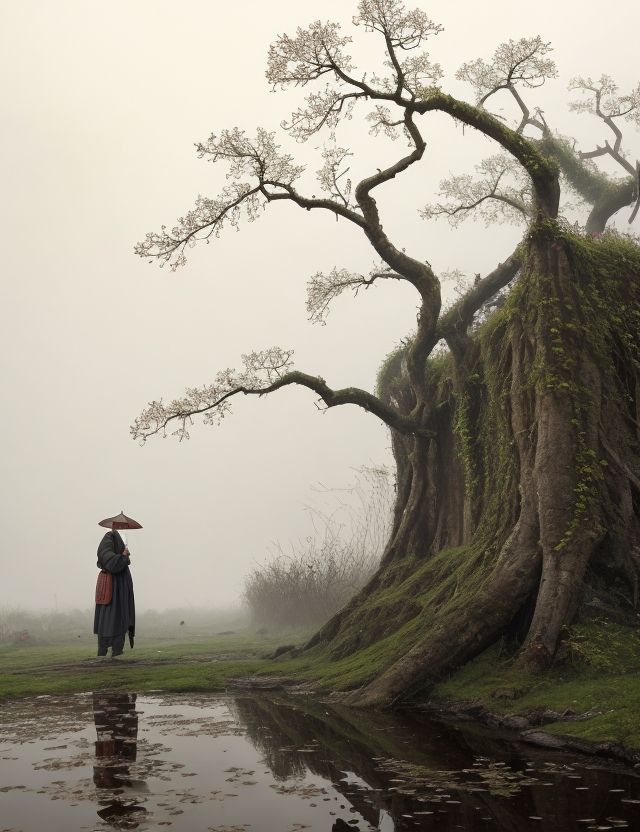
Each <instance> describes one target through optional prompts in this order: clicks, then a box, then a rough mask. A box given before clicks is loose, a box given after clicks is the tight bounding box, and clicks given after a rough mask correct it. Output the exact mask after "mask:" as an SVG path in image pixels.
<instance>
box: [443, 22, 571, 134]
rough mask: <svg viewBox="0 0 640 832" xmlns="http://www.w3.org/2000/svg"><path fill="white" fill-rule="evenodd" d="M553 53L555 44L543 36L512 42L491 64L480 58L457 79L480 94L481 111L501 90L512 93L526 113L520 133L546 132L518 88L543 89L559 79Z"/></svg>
mask: <svg viewBox="0 0 640 832" xmlns="http://www.w3.org/2000/svg"><path fill="white" fill-rule="evenodd" d="M551 51H552V48H551V44H549V43H544V41H543V40H542V39H541V38H540V37H539V36H536V37H535V38H521V39H520V40H518V41H513V40H510V41H509V42H508V43H502V44H500V46H499V47H498V48H497V49H496V51H495V53H494V56H493V59H492V60H491V62H490V63H485V62H484V61H483V59H482V58H477V59H476V60H475V61H469V62H468V63H466V64H463V65H462V66H461V67H460V69H459V70H458V72H457V73H456V78H458V80H460V81H468V82H469V83H470V84H471V85H472V87H473V88H474V90H475V91H476V99H477V101H476V103H477V106H478V107H484V105H485V103H486V102H487V100H488V99H489V98H490V97H491V96H492V95H495V93H497V92H499V91H500V90H507V91H508V92H510V93H511V95H512V96H513V98H514V99H515V101H516V103H517V104H518V106H519V107H520V110H521V112H522V118H521V121H520V124H519V125H518V127H517V128H516V132H518V133H522V131H523V130H524V128H525V127H526V126H527V125H528V124H531V125H533V126H534V127H537V128H538V129H543V127H544V124H543V122H542V121H541V120H540V119H535V118H533V119H532V118H531V114H530V111H529V109H528V107H527V106H526V104H525V103H524V101H523V100H522V97H521V96H520V94H519V93H518V91H517V89H516V87H517V86H518V85H520V86H523V87H526V88H529V89H532V88H535V87H541V86H542V85H543V84H544V83H545V81H546V80H547V79H548V78H555V77H557V75H558V72H557V70H556V65H555V63H554V62H553V61H552V60H551V59H550V58H546V57H545V56H546V55H547V54H548V53H549V52H551Z"/></svg>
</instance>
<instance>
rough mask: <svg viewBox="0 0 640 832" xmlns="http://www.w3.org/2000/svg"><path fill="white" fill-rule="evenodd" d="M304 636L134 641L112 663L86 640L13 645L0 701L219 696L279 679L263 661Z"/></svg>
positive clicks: (2, 667)
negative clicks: (256, 680) (107, 693)
mask: <svg viewBox="0 0 640 832" xmlns="http://www.w3.org/2000/svg"><path fill="white" fill-rule="evenodd" d="M306 636H307V634H304V636H302V635H300V634H298V636H297V637H292V636H291V635H290V634H289V635H287V636H286V637H283V636H282V635H280V636H269V637H268V638H261V637H259V636H256V635H254V634H252V633H248V632H247V633H242V632H240V633H236V634H234V635H229V636H210V637H208V638H206V637H201V638H199V639H198V640H197V641H189V640H188V639H180V638H176V637H161V636H160V637H157V636H156V637H152V638H144V637H142V638H136V646H135V649H134V650H133V651H130V650H129V648H128V646H127V647H126V648H125V653H124V655H123V656H121V657H119V658H117V659H114V660H112V659H98V658H96V657H95V652H96V647H95V645H94V644H93V643H91V644H89V643H88V639H84V640H83V641H84V643H80V644H71V645H69V644H46V645H38V644H34V643H29V642H27V643H24V644H23V643H18V644H11V645H5V646H2V647H0V699H3V698H6V697H17V696H32V695H39V694H45V693H47V694H48V693H79V692H82V691H86V690H105V689H110V690H129V691H138V692H142V691H145V690H153V689H161V690H168V691H205V690H206V691H217V690H222V689H223V688H224V686H225V683H226V681H227V679H230V678H237V677H240V676H251V675H255V674H260V673H274V674H277V673H282V671H283V666H282V665H281V664H277V663H274V662H273V661H271V660H269V659H265V658H263V657H264V655H265V654H268V653H270V652H273V650H275V648H276V647H278V646H279V645H281V644H284V643H289V644H293V643H301V642H302V641H304V638H305V637H306Z"/></svg>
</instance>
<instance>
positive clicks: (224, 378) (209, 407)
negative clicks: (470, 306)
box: [131, 347, 426, 443]
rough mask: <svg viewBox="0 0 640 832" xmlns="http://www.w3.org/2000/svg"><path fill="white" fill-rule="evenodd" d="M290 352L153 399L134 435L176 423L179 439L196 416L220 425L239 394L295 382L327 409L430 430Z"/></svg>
mask: <svg viewBox="0 0 640 832" xmlns="http://www.w3.org/2000/svg"><path fill="white" fill-rule="evenodd" d="M292 355H293V351H292V350H282V349H280V348H279V347H272V348H271V349H268V350H263V351H262V352H253V353H251V354H250V355H243V356H242V361H243V364H244V370H243V371H242V372H240V373H237V372H236V371H235V370H233V369H228V370H223V371H222V372H220V373H218V375H217V376H216V380H215V382H214V383H213V384H210V385H207V386H205V387H198V388H190V389H187V391H186V394H185V396H184V397H183V398H182V399H174V401H172V402H170V403H169V404H168V405H165V404H163V402H162V400H160V401H154V402H151V403H150V404H149V405H148V407H147V408H146V409H145V410H144V411H143V412H142V413H141V414H140V416H139V417H138V418H137V419H136V420H135V422H134V424H133V426H132V428H131V434H132V436H133V438H134V439H137V440H139V441H141V442H143V443H144V442H145V441H146V440H147V439H148V438H149V437H150V436H153V435H155V434H161V435H162V436H164V437H166V435H167V433H166V429H167V426H168V425H169V424H170V423H171V422H174V421H175V422H177V424H178V428H177V429H176V430H175V431H173V434H172V435H173V436H177V437H178V439H179V440H180V441H182V440H183V439H188V438H189V431H188V427H187V426H188V425H190V424H192V422H193V417H194V416H197V415H200V414H203V415H204V422H205V424H209V425H212V424H214V423H217V424H220V421H221V419H223V418H224V417H225V415H226V414H227V413H229V411H230V408H231V402H230V399H231V398H233V396H237V395H238V394H239V393H243V394H245V395H258V396H265V395H267V394H268V393H273V392H275V391H276V390H280V389H281V388H283V387H287V386H289V385H291V384H296V385H299V386H302V387H307V388H308V389H309V390H313V391H314V392H315V393H317V394H318V396H319V397H320V399H321V400H322V401H323V402H324V404H325V406H326V408H331V407H337V406H339V405H343V404H354V405H357V406H358V407H361V408H362V409H363V410H365V411H367V412H370V413H373V414H374V415H375V416H377V417H378V418H380V419H381V420H382V421H383V422H385V424H387V425H389V427H392V428H394V429H395V430H397V431H399V432H400V433H403V434H424V433H426V432H425V431H424V430H422V429H421V428H420V426H419V424H418V423H416V422H415V421H414V420H413V419H411V418H410V417H408V416H403V415H401V414H400V413H399V411H397V410H396V409H394V408H393V407H391V406H389V405H387V404H385V403H384V402H382V401H381V400H380V399H378V398H377V396H374V395H373V394H372V393H368V392H367V391H366V390H360V389H359V388H357V387H347V388H344V389H342V390H332V389H331V388H330V387H328V386H327V384H326V382H325V381H324V380H323V379H321V378H318V377H315V376H309V375H307V374H306V373H300V372H298V371H295V370H292V369H291V368H292V366H293V362H292V361H291V356H292Z"/></svg>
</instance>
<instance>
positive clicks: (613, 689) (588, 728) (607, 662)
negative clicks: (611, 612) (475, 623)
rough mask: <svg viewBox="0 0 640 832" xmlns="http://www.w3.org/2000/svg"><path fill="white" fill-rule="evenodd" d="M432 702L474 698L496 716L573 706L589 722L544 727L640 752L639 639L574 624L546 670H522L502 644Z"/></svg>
mask: <svg viewBox="0 0 640 832" xmlns="http://www.w3.org/2000/svg"><path fill="white" fill-rule="evenodd" d="M432 699H435V700H437V699H442V700H455V699H464V700H470V701H475V702H478V703H481V704H482V705H483V706H484V708H485V709H486V710H487V711H490V712H492V713H498V714H507V713H508V714H518V715H522V716H531V715H541V714H543V713H544V712H545V711H555V712H557V713H560V714H562V713H564V712H565V711H567V709H569V710H571V711H574V712H575V714H576V715H578V716H580V715H587V718H585V719H580V720H578V721H557V722H554V723H551V724H549V725H546V726H544V728H543V729H542V730H545V731H548V732H550V733H557V734H567V735H570V736H575V737H581V738H583V739H588V740H593V741H597V742H604V741H613V742H617V743H620V744H622V745H624V746H626V747H627V748H640V636H639V634H638V631H637V630H635V629H632V628H628V627H621V626H619V625H615V624H607V623H606V622H599V623H598V624H597V625H596V624H589V625H580V626H576V627H574V628H572V629H571V631H570V632H569V633H568V634H567V638H566V639H565V641H564V643H563V645H562V647H561V649H560V651H559V655H558V659H557V660H556V662H555V664H554V665H553V666H552V667H551V669H550V670H548V671H546V672H545V673H535V672H532V671H530V670H523V669H522V667H521V666H520V665H519V664H518V663H517V662H514V661H513V659H511V658H506V657H504V656H503V655H501V645H500V644H497V645H494V646H493V647H491V648H490V649H489V650H486V651H485V652H484V653H482V655H480V656H478V657H477V658H476V659H475V660H474V661H472V662H470V663H469V664H468V665H467V666H466V667H464V668H462V669H460V670H459V671H457V672H456V673H454V674H453V675H451V676H450V677H449V678H448V679H447V680H446V681H443V682H441V683H440V684H439V685H437V686H436V687H435V688H434V690H433V691H432Z"/></svg>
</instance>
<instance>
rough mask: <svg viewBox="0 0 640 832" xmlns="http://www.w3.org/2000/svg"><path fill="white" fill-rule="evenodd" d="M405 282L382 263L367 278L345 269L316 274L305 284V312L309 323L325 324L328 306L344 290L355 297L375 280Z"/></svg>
mask: <svg viewBox="0 0 640 832" xmlns="http://www.w3.org/2000/svg"><path fill="white" fill-rule="evenodd" d="M380 279H391V280H405V279H406V278H404V277H403V276H402V275H400V274H397V273H396V272H393V271H389V270H388V269H386V268H385V265H384V263H383V264H381V265H380V266H378V267H377V268H375V269H373V270H372V271H371V272H370V273H369V276H368V277H365V276H364V275H361V274H353V273H352V272H349V271H347V269H337V268H333V269H332V270H331V272H330V273H329V274H328V275H325V274H322V272H317V273H316V274H315V275H314V276H313V277H312V278H311V279H310V280H309V282H308V284H307V312H308V313H309V320H310V321H311V323H314V324H316V323H319V324H323V325H324V324H325V323H326V319H327V316H328V314H329V305H330V303H331V301H332V300H334V298H337V297H338V296H339V295H341V294H342V293H343V292H344V291H345V290H346V289H351V290H352V291H353V294H354V295H357V294H358V292H359V291H360V289H368V288H369V286H371V285H372V284H373V283H374V282H375V281H376V280H380Z"/></svg>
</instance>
